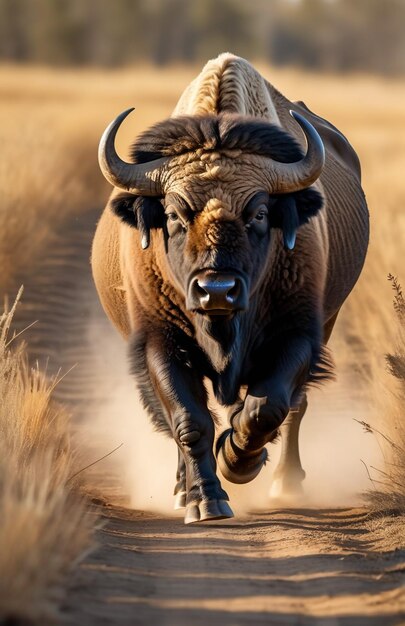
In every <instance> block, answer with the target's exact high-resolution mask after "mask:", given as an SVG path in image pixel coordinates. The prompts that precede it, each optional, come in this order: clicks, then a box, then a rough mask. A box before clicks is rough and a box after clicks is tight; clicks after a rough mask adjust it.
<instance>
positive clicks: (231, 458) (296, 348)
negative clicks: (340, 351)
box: [217, 338, 312, 483]
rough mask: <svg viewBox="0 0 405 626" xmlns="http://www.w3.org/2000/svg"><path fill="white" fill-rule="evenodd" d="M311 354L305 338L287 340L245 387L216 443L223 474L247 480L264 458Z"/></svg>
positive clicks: (303, 377)
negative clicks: (262, 376)
mask: <svg viewBox="0 0 405 626" xmlns="http://www.w3.org/2000/svg"><path fill="white" fill-rule="evenodd" d="M311 355H312V346H311V343H310V342H309V341H308V340H307V339H305V338H302V339H301V338H296V339H295V340H294V341H291V340H290V341H289V342H288V344H287V345H286V346H284V349H283V351H282V352H280V354H279V357H278V358H277V359H275V360H274V362H273V364H272V367H271V368H270V369H269V373H268V375H267V377H266V378H265V379H262V380H261V381H260V382H258V383H255V384H252V385H250V386H249V387H248V392H247V395H246V398H245V401H244V404H243V407H242V408H241V410H240V411H239V412H237V413H236V414H235V415H234V416H233V417H232V418H231V426H232V428H230V429H229V430H227V431H225V432H224V433H223V434H222V435H221V437H220V438H219V440H218V443H217V455H218V464H219V467H220V469H221V472H222V474H223V475H224V477H225V478H226V479H227V480H229V481H231V482H234V483H247V482H250V481H251V480H253V479H254V478H255V477H256V476H257V474H258V473H259V472H260V470H261V468H262V467H263V465H264V464H265V462H266V460H267V450H266V448H265V445H266V444H267V443H269V442H270V441H272V440H273V439H275V437H276V436H277V434H278V428H279V427H280V426H281V424H282V423H283V421H284V420H285V418H286V417H287V415H288V413H289V410H290V406H291V404H292V400H293V397H294V396H295V395H296V394H297V393H298V391H299V389H300V388H301V387H302V385H303V384H305V382H307V379H308V374H309V369H310V363H311Z"/></svg>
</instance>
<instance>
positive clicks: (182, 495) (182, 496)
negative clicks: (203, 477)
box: [174, 491, 187, 511]
mask: <svg viewBox="0 0 405 626" xmlns="http://www.w3.org/2000/svg"><path fill="white" fill-rule="evenodd" d="M186 497H187V492H186V491H179V492H178V493H176V497H175V499H174V510H175V511H178V510H179V509H184V508H185V506H186Z"/></svg>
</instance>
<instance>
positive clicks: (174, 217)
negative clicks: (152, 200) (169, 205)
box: [166, 211, 179, 222]
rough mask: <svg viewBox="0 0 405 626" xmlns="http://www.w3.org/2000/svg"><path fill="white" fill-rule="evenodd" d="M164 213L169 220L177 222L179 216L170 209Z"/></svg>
mask: <svg viewBox="0 0 405 626" xmlns="http://www.w3.org/2000/svg"><path fill="white" fill-rule="evenodd" d="M166 215H167V219H168V220H169V222H178V221H179V216H178V215H177V213H175V212H174V211H172V212H170V213H166Z"/></svg>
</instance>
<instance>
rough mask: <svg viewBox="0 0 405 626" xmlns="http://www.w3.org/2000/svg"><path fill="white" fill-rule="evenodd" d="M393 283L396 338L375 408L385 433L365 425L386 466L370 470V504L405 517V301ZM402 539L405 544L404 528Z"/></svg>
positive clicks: (376, 387)
mask: <svg viewBox="0 0 405 626" xmlns="http://www.w3.org/2000/svg"><path fill="white" fill-rule="evenodd" d="M389 280H390V282H391V284H392V287H393V290H394V307H393V308H394V313H395V317H396V320H395V321H396V329H395V335H396V337H395V342H394V343H393V349H392V350H391V351H390V352H389V353H387V355H386V363H385V366H386V367H385V369H384V370H383V368H382V364H380V367H379V368H378V369H377V367H376V368H375V371H377V372H378V374H379V377H380V379H379V383H380V386H379V387H378V386H377V385H375V390H376V391H377V390H379V393H375V396H374V397H375V406H376V408H377V410H378V411H379V412H380V413H381V414H382V415H383V416H384V418H383V424H382V426H381V428H382V429H383V430H380V428H378V427H376V426H372V425H371V424H369V423H368V422H363V426H364V428H365V430H366V432H368V433H369V434H371V435H373V436H374V437H376V439H377V441H378V443H379V445H380V447H381V451H382V456H383V459H384V463H383V464H382V466H379V467H372V468H370V469H369V475H370V482H371V485H372V487H371V488H370V490H369V491H368V492H367V494H366V500H367V501H368V503H369V505H370V506H371V508H372V509H373V510H374V511H376V512H378V513H382V514H384V513H387V514H394V515H398V514H399V515H405V408H404V407H405V298H404V295H403V292H402V289H401V286H400V284H399V283H398V281H397V279H396V278H395V277H394V276H392V275H390V276H389ZM402 537H403V539H404V540H405V528H404V526H403V525H402Z"/></svg>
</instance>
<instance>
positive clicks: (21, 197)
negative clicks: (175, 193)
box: [0, 64, 405, 623]
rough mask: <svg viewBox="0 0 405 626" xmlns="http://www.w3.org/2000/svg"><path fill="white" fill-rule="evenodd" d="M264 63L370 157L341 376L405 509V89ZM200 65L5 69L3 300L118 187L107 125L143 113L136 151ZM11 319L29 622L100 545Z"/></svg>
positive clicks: (338, 352) (16, 584) (4, 532)
mask: <svg viewBox="0 0 405 626" xmlns="http://www.w3.org/2000/svg"><path fill="white" fill-rule="evenodd" d="M257 67H258V69H259V70H260V71H261V72H262V73H263V75H264V76H266V78H267V79H268V80H270V82H273V83H274V85H275V86H276V87H277V88H278V89H279V90H280V91H281V92H283V93H284V94H285V95H286V96H287V97H289V98H290V99H292V100H295V99H296V100H304V101H305V103H306V104H307V105H308V106H309V107H310V108H311V109H312V110H314V111H315V112H316V113H318V114H319V115H321V116H323V117H325V118H327V119H329V120H330V121H332V122H333V124H335V125H336V126H337V127H338V128H339V129H340V130H342V131H343V133H344V134H345V135H346V136H347V137H348V138H349V139H350V141H351V143H352V144H353V145H354V147H355V149H356V150H357V151H358V154H359V156H360V161H361V164H362V170H363V184H364V189H365V192H366V196H367V199H368V203H369V208H370V213H371V228H372V235H371V243H370V250H369V255H368V259H367V262H366V266H365V268H364V271H363V274H362V276H361V279H360V281H359V283H358V285H357V286H356V288H355V290H354V292H353V294H352V295H351V297H350V298H349V300H348V302H347V303H346V305H345V307H344V309H343V312H342V314H341V316H340V318H339V321H338V324H337V326H336V331H335V334H334V337H333V340H332V342H331V347H332V350H333V354H334V359H335V362H336V364H337V368H338V375H340V376H342V377H343V378H344V379H345V380H346V379H347V381H348V383H347V384H348V385H352V386H353V388H355V387H356V386H358V388H359V389H360V391H361V393H364V394H365V395H367V397H368V398H369V415H368V416H367V420H366V421H367V423H369V424H371V426H372V430H373V429H377V431H379V432H380V433H382V435H379V434H378V432H375V430H374V434H373V433H369V434H368V435H367V436H368V437H373V436H375V437H377V438H378V439H379V442H380V444H381V445H382V446H383V448H384V455H385V465H382V466H381V467H379V468H378V469H379V470H382V472H384V474H383V473H381V472H378V471H377V472H375V471H374V474H373V478H374V484H373V483H371V482H370V489H371V492H370V495H369V500H368V502H369V506H370V507H374V508H377V509H379V510H384V509H385V508H386V509H393V508H402V512H403V513H404V512H405V487H404V485H405V458H404V456H405V421H404V408H403V406H404V404H403V402H404V400H405V397H404V396H405V390H404V385H405V373H404V361H403V360H404V359H405V357H404V353H405V336H404V313H403V312H402V330H401V328H400V327H401V323H400V322H401V320H400V319H399V318H400V317H401V314H399V315H396V314H395V312H394V310H393V306H392V300H393V298H394V295H395V293H394V292H393V291H392V288H391V287H392V286H391V284H390V283H389V281H388V280H387V275H388V273H391V274H393V275H394V276H397V278H398V280H399V282H401V281H402V283H403V284H405V261H404V259H405V212H404V205H405V143H404V141H403V137H404V131H405V109H404V106H403V103H404V101H405V83H404V81H401V80H399V79H385V78H381V77H373V76H363V75H347V76H325V75H315V74H309V73H304V72H298V71H294V70H283V71H281V70H279V69H272V68H270V67H268V66H263V65H261V64H257ZM198 71H199V69H198V68H180V67H179V68H171V69H170V70H158V69H156V68H154V67H134V68H128V69H125V70H120V71H101V70H80V71H78V70H75V71H73V70H67V69H64V70H50V69H44V68H36V67H31V68H25V67H15V66H7V65H5V66H1V67H0V85H1V87H0V112H1V116H2V119H3V124H2V126H1V128H0V141H1V145H2V147H3V150H2V155H3V158H2V160H1V162H0V187H1V189H2V202H1V205H0V268H1V275H0V293H1V295H2V297H3V296H5V295H6V294H7V295H8V296H9V298H10V299H11V302H12V301H13V299H14V297H15V294H16V292H17V290H18V287H19V285H20V284H21V283H25V284H26V285H29V284H30V281H31V280H33V275H32V270H31V268H32V267H34V266H35V263H36V262H37V261H38V259H40V258H41V257H42V256H43V255H44V251H45V250H46V249H47V246H49V245H50V244H51V242H52V241H53V238H54V237H55V233H56V231H57V229H58V228H59V227H60V226H61V224H63V222H64V220H66V218H67V217H68V216H71V217H74V216H76V215H82V214H83V213H85V212H88V211H89V210H93V209H94V208H98V207H99V208H100V209H101V207H102V206H103V204H104V203H105V200H106V198H107V195H108V186H107V185H106V183H105V182H104V180H103V179H102V177H101V174H99V171H98V165H97V159H96V154H97V144H98V140H99V137H100V134H101V132H102V131H103V130H104V128H105V126H106V125H107V123H109V121H110V120H111V119H112V118H113V117H115V115H116V114H117V113H118V112H120V111H122V110H124V109H126V108H128V107H129V106H135V107H136V112H135V114H133V115H132V116H130V118H129V119H128V120H127V121H126V123H125V125H124V128H123V129H122V131H120V135H119V140H118V148H119V151H120V152H121V154H122V155H123V156H126V149H127V147H128V146H129V143H130V141H131V140H132V138H133V137H134V136H135V135H136V134H137V133H138V132H140V131H141V130H143V129H145V128H146V127H147V126H148V125H150V124H152V123H154V122H156V121H158V120H160V119H162V118H165V117H167V116H169V115H170V113H171V110H172V109H173V107H174V105H175V103H176V101H177V98H178V97H179V95H180V93H181V92H182V90H183V89H184V88H185V86H186V85H187V84H188V83H189V81H190V80H191V79H192V78H193V77H194V76H195V75H196V74H197V72H198ZM22 297H23V299H24V296H22ZM32 321H34V320H32ZM10 322H11V318H10V315H8V316H7V315H4V316H3V318H2V320H1V324H2V326H1V328H0V334H1V333H2V334H1V345H0V391H1V401H2V402H1V409H0V428H1V431H2V433H3V439H4V441H6V444H5V446H4V451H3V448H2V445H1V444H0V449H1V450H2V457H1V460H0V516H1V519H2V524H1V528H0V571H2V572H5V571H7V572H9V575H8V577H7V579H6V578H3V579H2V580H1V581H0V618H1V617H3V616H4V615H14V614H18V611H19V607H21V598H22V597H23V598H24V603H25V606H26V613H27V616H29V617H30V618H32V619H37V620H38V623H43V621H42V622H41V620H45V619H48V618H49V616H50V615H51V614H52V611H53V610H54V608H55V607H56V606H57V604H58V602H59V592H58V591H57V590H58V589H59V590H60V589H61V587H62V586H63V585H62V582H63V576H64V575H65V573H66V571H67V569H68V567H69V566H71V565H72V564H73V562H74V561H75V559H76V558H77V557H78V555H80V554H81V553H83V552H84V551H85V550H86V549H87V546H88V544H89V541H90V539H89V518H88V515H87V513H86V510H85V507H84V505H83V502H82V500H80V498H78V497H77V496H75V495H74V490H73V491H72V489H71V487H70V486H67V485H66V479H67V478H68V476H69V475H71V473H72V472H73V471H74V470H73V467H74V466H75V463H74V457H75V454H76V451H75V450H74V449H72V444H71V443H69V441H70V439H69V437H70V435H69V433H70V426H69V419H68V415H67V412H68V409H65V408H64V407H61V406H57V405H55V404H54V403H53V402H52V388H53V384H54V381H48V382H47V381H46V378H45V375H44V374H41V373H40V372H38V371H37V370H33V371H32V370H30V369H29V366H28V365H27V362H26V358H25V356H24V348H21V347H19V344H18V339H16V340H14V341H12V342H10V338H11V337H12V330H11V331H10V330H9V325H10ZM31 332H34V333H35V327H34V329H33V330H32V331H31ZM401 332H402V335H401ZM395 352H396V353H397V354H398V355H399V362H401V358H402V370H401V371H402V379H401V377H400V376H401V371H400V370H398V371H399V377H398V378H397V379H395V378H394V377H393V376H392V375H390V374H389V373H387V371H386V367H385V354H386V353H391V354H393V353H395ZM401 355H402V356H401ZM397 373H398V372H397ZM401 385H402V389H401ZM370 471H371V473H372V472H373V470H370ZM374 488H375V490H376V491H378V492H379V493H378V494H377V493H374V492H373V489H374ZM27 526H29V528H30V532H29V533H27V531H26V528H27ZM52 559H53V560H52ZM16 572H18V576H17V575H16ZM44 572H45V573H44ZM27 581H31V582H27ZM32 581H34V582H32ZM55 590H56V591H55Z"/></svg>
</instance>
